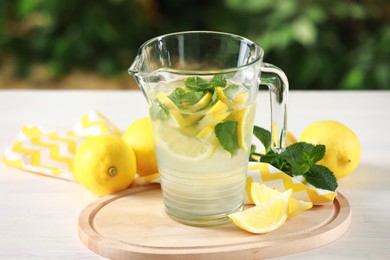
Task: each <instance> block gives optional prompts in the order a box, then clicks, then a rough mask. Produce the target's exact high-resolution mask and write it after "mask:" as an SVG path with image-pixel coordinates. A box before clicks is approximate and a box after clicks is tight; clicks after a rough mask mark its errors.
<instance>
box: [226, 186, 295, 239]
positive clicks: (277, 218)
mask: <svg viewBox="0 0 390 260" xmlns="http://www.w3.org/2000/svg"><path fill="white" fill-rule="evenodd" d="M291 194H292V190H291V189H290V190H287V191H285V192H283V193H282V194H280V195H279V196H278V197H276V198H274V199H273V200H269V201H267V202H265V203H262V204H260V205H257V206H254V207H252V208H249V209H247V210H244V211H242V212H236V213H233V214H230V215H229V218H230V219H231V220H232V221H233V223H234V224H235V225H237V226H238V227H240V228H242V229H244V230H246V231H248V232H251V233H255V234H263V233H268V232H271V231H273V230H275V229H277V228H279V227H281V226H282V225H283V224H284V223H285V221H286V219H287V216H288V200H289V198H290V196H291Z"/></svg>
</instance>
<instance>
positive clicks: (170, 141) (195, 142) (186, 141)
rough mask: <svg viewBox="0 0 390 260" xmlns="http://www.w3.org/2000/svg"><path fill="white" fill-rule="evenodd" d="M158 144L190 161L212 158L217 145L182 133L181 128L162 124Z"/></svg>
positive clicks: (178, 156)
mask: <svg viewBox="0 0 390 260" xmlns="http://www.w3.org/2000/svg"><path fill="white" fill-rule="evenodd" d="M157 131H158V142H157V143H158V145H161V146H162V147H163V148H164V149H165V150H166V151H167V152H169V153H170V154H172V155H174V156H175V157H177V158H180V159H184V160H189V161H202V160H206V159H208V158H210V157H211V156H212V155H213V154H214V152H215V146H214V145H210V144H207V143H205V142H202V141H201V140H199V139H198V138H197V137H191V136H188V135H184V134H182V133H181V132H180V131H179V130H176V129H175V128H173V127H169V126H166V125H163V124H160V125H159V127H158V130H157Z"/></svg>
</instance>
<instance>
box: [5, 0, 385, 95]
mask: <svg viewBox="0 0 390 260" xmlns="http://www.w3.org/2000/svg"><path fill="white" fill-rule="evenodd" d="M389 10H390V3H389V1H387V0H375V1H371V0H360V1H352V0H345V1H326V0H316V1H314V0H305V1H303V0H290V1H284V0H216V1H207V0H201V1H197V0H187V1H179V0H170V1H169V0H105V1H92V0H86V1H76V0H67V1H59V0H51V1H44V0H14V1H11V0H5V1H1V2H0V59H1V58H3V57H9V56H11V57H13V58H14V59H15V60H16V62H17V65H18V66H17V67H18V69H19V71H18V73H19V74H20V75H21V76H25V75H28V73H29V71H30V68H31V67H32V66H33V65H34V64H44V65H45V66H47V67H48V68H50V70H51V72H52V74H53V75H55V76H61V75H63V74H65V73H67V72H69V71H71V70H73V69H77V68H82V69H88V70H92V71H95V72H97V73H101V74H103V75H110V74H116V73H123V72H125V71H126V70H127V68H128V67H129V65H130V64H131V62H132V60H133V59H134V57H135V55H136V52H137V49H138V47H139V46H140V45H141V44H142V43H143V42H144V41H146V40H147V39H149V38H151V37H154V36H157V35H161V34H165V33H168V32H174V31H183V30H215V31H225V32H230V33H236V34H240V35H242V36H245V37H248V38H250V39H252V40H254V41H255V42H257V43H258V44H259V45H260V46H262V47H263V49H264V50H265V54H266V56H265V60H266V61H267V62H270V63H274V64H275V65H277V66H279V67H281V68H282V69H283V70H284V71H285V72H286V74H287V76H288V77H289V81H290V87H291V88H292V89H389V88H390V84H389V82H390V73H389V71H390V59H389V57H390V26H389V17H390V14H389ZM3 60H5V59H1V60H0V66H5V65H6V64H4V62H3Z"/></svg>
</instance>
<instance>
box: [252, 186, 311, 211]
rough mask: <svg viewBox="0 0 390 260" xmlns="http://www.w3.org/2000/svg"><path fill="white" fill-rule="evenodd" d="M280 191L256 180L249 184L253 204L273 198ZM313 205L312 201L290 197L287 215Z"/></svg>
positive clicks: (279, 193) (278, 194)
mask: <svg viewBox="0 0 390 260" xmlns="http://www.w3.org/2000/svg"><path fill="white" fill-rule="evenodd" d="M281 194H282V193H281V192H280V191H277V190H275V189H272V188H270V187H267V186H265V185H264V184H260V183H257V182H253V183H252V185H251V197H252V200H253V202H254V203H255V205H261V204H263V203H266V202H267V201H270V200H273V199H275V198H277V197H278V196H280V195H281ZM312 207H313V203H311V202H306V201H302V200H297V199H295V198H292V197H290V198H289V200H288V217H289V218H292V217H294V216H297V215H298V214H300V213H302V212H303V211H305V210H308V209H310V208H312Z"/></svg>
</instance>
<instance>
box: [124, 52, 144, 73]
mask: <svg viewBox="0 0 390 260" xmlns="http://www.w3.org/2000/svg"><path fill="white" fill-rule="evenodd" d="M142 65H143V55H142V54H141V53H138V54H137V56H136V57H135V59H134V61H133V63H132V64H131V65H130V68H129V69H128V70H127V72H128V73H129V74H130V75H132V76H133V77H136V76H137V75H139V73H140V72H141V69H142Z"/></svg>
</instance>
